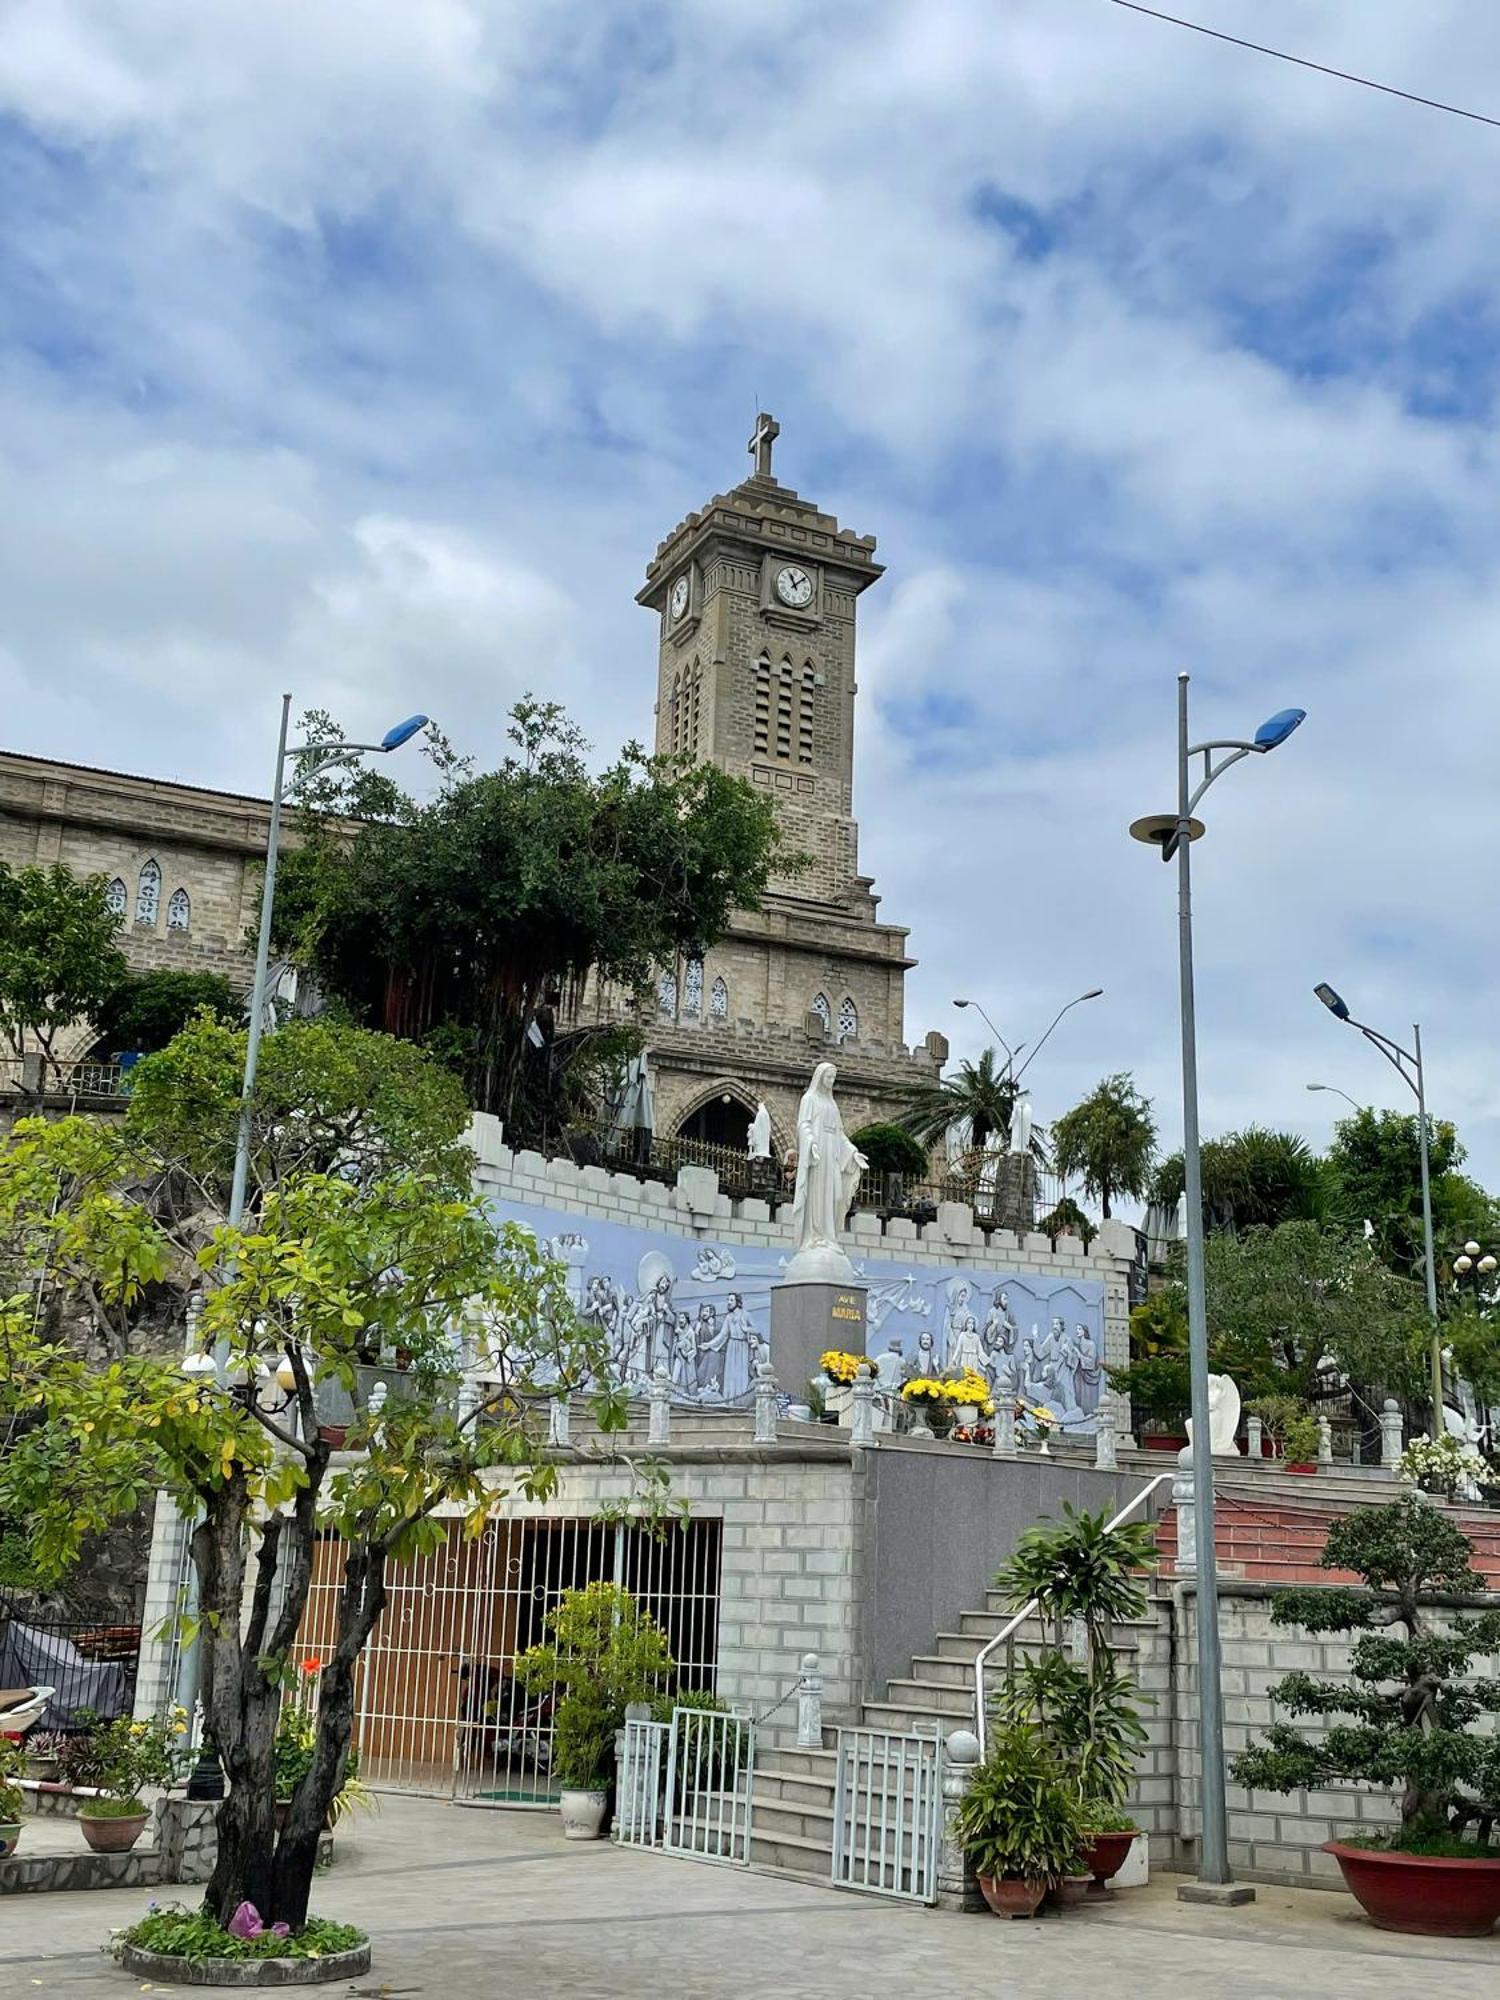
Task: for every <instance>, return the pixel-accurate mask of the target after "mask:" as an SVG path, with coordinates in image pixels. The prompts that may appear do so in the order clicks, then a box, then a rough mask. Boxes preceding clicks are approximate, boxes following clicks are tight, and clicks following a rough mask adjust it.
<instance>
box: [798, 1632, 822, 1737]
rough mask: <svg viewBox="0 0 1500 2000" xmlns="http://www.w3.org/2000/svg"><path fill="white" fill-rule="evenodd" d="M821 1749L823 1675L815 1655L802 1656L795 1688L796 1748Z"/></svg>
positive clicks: (806, 1654)
mask: <svg viewBox="0 0 1500 2000" xmlns="http://www.w3.org/2000/svg"><path fill="white" fill-rule="evenodd" d="M822 1747H823V1674H822V1663H821V1662H820V1661H819V1659H818V1656H817V1654H816V1653H804V1654H803V1655H802V1679H801V1680H800V1682H799V1683H798V1686H797V1748H798V1749H799V1750H821V1749H822Z"/></svg>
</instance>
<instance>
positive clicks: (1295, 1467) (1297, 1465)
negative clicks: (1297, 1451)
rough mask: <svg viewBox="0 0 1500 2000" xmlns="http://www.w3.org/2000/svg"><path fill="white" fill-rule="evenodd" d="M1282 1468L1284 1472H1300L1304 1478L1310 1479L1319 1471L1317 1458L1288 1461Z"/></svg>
mask: <svg viewBox="0 0 1500 2000" xmlns="http://www.w3.org/2000/svg"><path fill="white" fill-rule="evenodd" d="M1281 1469H1282V1471H1283V1472H1300V1473H1301V1474H1302V1475H1303V1477H1304V1478H1308V1479H1310V1478H1312V1477H1313V1475H1314V1474H1315V1473H1316V1472H1317V1469H1318V1462H1317V1460H1316V1459H1315V1458H1299V1459H1296V1460H1295V1461H1290V1462H1288V1463H1287V1464H1286V1465H1284V1466H1283V1467H1282V1468H1281Z"/></svg>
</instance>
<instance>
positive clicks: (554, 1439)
mask: <svg viewBox="0 0 1500 2000" xmlns="http://www.w3.org/2000/svg"><path fill="white" fill-rule="evenodd" d="M547 1442H548V1444H550V1445H566V1444H568V1443H569V1442H570V1439H569V1436H568V1392H567V1391H566V1389H565V1390H564V1391H563V1392H562V1394H561V1395H560V1396H554V1397H553V1398H552V1400H551V1402H550V1403H549V1404H548V1405H547Z"/></svg>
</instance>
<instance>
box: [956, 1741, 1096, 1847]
mask: <svg viewBox="0 0 1500 2000" xmlns="http://www.w3.org/2000/svg"><path fill="white" fill-rule="evenodd" d="M957 1833H958V1839H959V1843H960V1845H961V1846H962V1848H963V1850H964V1852H965V1854H966V1855H967V1856H968V1857H969V1860H970V1862H971V1863H972V1864H973V1867H974V1870H975V1873H976V1874H979V1875H988V1876H991V1877H993V1878H995V1879H999V1878H1000V1877H1002V1876H1006V1875H1009V1876H1013V1877H1017V1878H1019V1879H1020V1880H1021V1881H1025V1882H1048V1883H1051V1882H1058V1881H1061V1879H1062V1878H1063V1876H1065V1875H1072V1874H1074V1873H1075V1872H1077V1870H1078V1868H1079V1866H1080V1863H1079V1859H1078V1855H1079V1850H1080V1848H1081V1847H1082V1845H1083V1843H1084V1840H1085V1838H1086V1828H1085V1826H1084V1813H1083V1808H1082V1806H1081V1804H1080V1803H1079V1799H1078V1794H1077V1791H1076V1789H1075V1788H1074V1786H1073V1784H1072V1782H1071V1780H1070V1778H1069V1776H1068V1774H1067V1772H1065V1771H1064V1770H1062V1769H1061V1768H1060V1767H1059V1765H1058V1764H1057V1762H1056V1760H1055V1758H1054V1757H1053V1756H1052V1754H1051V1752H1050V1751H1049V1750H1048V1748H1047V1745H1046V1744H1045V1742H1044V1741H1043V1739H1042V1735H1041V1732H1040V1731H1039V1730H1037V1729H1033V1728H1032V1727H1031V1726H1030V1725H1029V1724H1028V1723H1024V1722H1013V1723H1009V1724H1007V1725H1006V1726H1005V1727H1004V1728H1003V1729H1001V1730H999V1731H997V1733H996V1734H995V1736H994V1738H993V1739H992V1742H991V1746H990V1753H989V1755H988V1756H987V1757H986V1758H985V1760H984V1762H983V1763H982V1764H980V1765H979V1766H978V1768H977V1769H976V1770H975V1772H974V1776H973V1778H972V1779H971V1780H970V1782H969V1789H968V1791H967V1792H965V1794H964V1797H963V1803H962V1804H961V1805H960V1806H959V1809H958V1816H957Z"/></svg>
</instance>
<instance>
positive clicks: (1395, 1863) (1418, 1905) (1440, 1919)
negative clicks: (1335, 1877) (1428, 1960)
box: [1323, 1840, 1500, 1937]
mask: <svg viewBox="0 0 1500 2000" xmlns="http://www.w3.org/2000/svg"><path fill="white" fill-rule="evenodd" d="M1323 1852H1324V1853H1325V1854H1331V1855H1332V1856H1333V1858H1334V1860H1335V1861H1337V1863H1338V1864H1339V1868H1340V1870H1341V1871H1342V1873H1343V1877H1344V1886H1345V1888H1346V1889H1348V1891H1349V1893H1350V1895H1351V1896H1353V1898H1354V1900H1355V1901H1356V1902H1357V1903H1358V1904H1359V1906H1360V1908H1361V1909H1362V1910H1363V1911H1364V1913H1365V1915H1366V1916H1367V1917H1368V1918H1369V1919H1370V1922H1371V1923H1372V1924H1374V1926H1375V1927H1376V1929H1377V1930H1382V1931H1408V1932H1411V1933H1413V1934H1414V1935H1416V1936H1419V1937H1488V1936H1489V1934H1490V1932H1491V1931H1492V1930H1493V1929H1494V1927H1495V1920H1496V1918H1497V1917H1500V1856H1497V1858H1496V1859H1495V1860H1493V1861H1463V1860H1459V1859H1457V1858H1454V1859H1449V1858H1448V1857H1447V1856H1444V1855H1435V1854H1398V1853H1393V1852H1392V1851H1390V1850H1389V1849H1385V1848H1377V1847H1349V1846H1346V1845H1345V1843H1344V1842H1343V1841H1342V1840H1329V1841H1325V1842H1324V1845H1323Z"/></svg>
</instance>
